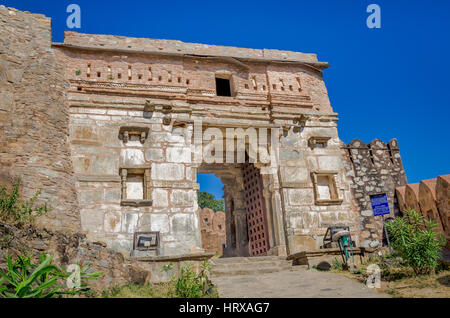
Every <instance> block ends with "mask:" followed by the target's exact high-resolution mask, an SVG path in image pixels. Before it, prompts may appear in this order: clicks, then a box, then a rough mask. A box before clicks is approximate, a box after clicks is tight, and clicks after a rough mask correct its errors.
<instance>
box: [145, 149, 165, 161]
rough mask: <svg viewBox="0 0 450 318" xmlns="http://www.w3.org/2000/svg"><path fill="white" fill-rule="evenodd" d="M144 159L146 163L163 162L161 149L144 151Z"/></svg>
mask: <svg viewBox="0 0 450 318" xmlns="http://www.w3.org/2000/svg"><path fill="white" fill-rule="evenodd" d="M145 159H146V160H147V161H164V154H163V150H162V149H157V148H150V149H147V150H146V151H145Z"/></svg>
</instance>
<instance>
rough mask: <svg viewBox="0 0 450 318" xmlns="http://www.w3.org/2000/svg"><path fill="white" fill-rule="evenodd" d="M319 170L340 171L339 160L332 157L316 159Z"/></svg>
mask: <svg viewBox="0 0 450 318" xmlns="http://www.w3.org/2000/svg"><path fill="white" fill-rule="evenodd" d="M318 161H319V169H320V170H322V171H338V170H339V169H341V158H340V157H337V156H336V157H334V156H320V157H318Z"/></svg>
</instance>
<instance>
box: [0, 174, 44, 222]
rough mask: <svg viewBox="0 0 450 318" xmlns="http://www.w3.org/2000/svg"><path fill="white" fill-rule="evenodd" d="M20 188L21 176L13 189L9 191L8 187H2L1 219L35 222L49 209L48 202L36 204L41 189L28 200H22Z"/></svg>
mask: <svg viewBox="0 0 450 318" xmlns="http://www.w3.org/2000/svg"><path fill="white" fill-rule="evenodd" d="M19 188H20V178H19V179H17V183H16V184H15V185H14V186H13V188H12V190H11V191H8V190H7V189H6V187H3V186H2V187H0V220H2V221H5V222H9V223H17V222H23V223H33V222H34V220H35V219H36V218H37V217H39V216H41V215H43V214H46V213H47V212H48V211H49V208H48V207H47V205H46V204H44V205H42V206H39V207H35V206H34V205H35V202H36V200H37V198H38V196H39V194H40V191H38V192H36V193H35V194H34V195H33V196H32V197H31V198H30V199H28V200H21V199H20V191H19Z"/></svg>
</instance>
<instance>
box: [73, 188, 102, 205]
mask: <svg viewBox="0 0 450 318" xmlns="http://www.w3.org/2000/svg"><path fill="white" fill-rule="evenodd" d="M78 193H79V194H80V203H88V204H89V203H98V202H101V201H103V191H101V190H79V191H78Z"/></svg>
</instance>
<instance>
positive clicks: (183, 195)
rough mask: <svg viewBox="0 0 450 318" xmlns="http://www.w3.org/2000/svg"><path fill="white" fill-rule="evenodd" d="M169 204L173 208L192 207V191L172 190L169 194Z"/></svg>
mask: <svg viewBox="0 0 450 318" xmlns="http://www.w3.org/2000/svg"><path fill="white" fill-rule="evenodd" d="M170 203H171V204H172V205H174V206H192V205H193V204H194V192H193V191H192V190H173V191H172V193H171V194H170Z"/></svg>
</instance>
